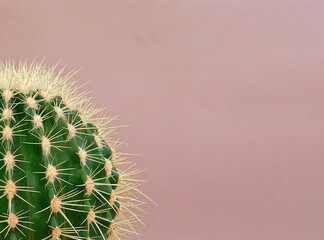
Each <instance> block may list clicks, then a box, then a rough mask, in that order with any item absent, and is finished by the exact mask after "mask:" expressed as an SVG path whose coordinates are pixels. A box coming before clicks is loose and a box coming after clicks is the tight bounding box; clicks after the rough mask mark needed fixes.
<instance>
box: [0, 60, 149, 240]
mask: <svg viewBox="0 0 324 240" xmlns="http://www.w3.org/2000/svg"><path fill="white" fill-rule="evenodd" d="M72 75H73V73H70V74H67V75H63V74H62V71H61V72H59V73H58V74H55V67H51V68H49V67H47V66H46V65H44V64H43V63H40V64H37V63H31V64H27V63H26V62H22V63H20V64H19V65H18V66H15V65H14V64H13V63H7V64H0V116H1V119H0V142H1V143H0V144H1V145H0V239H4V238H8V239H12V240H14V239H17V240H18V239H52V240H58V239H87V240H90V239H116V240H119V239H124V238H127V236H128V234H136V235H138V233H137V232H136V231H135V229H134V227H133V225H134V223H135V222H142V221H141V220H140V217H141V216H140V211H141V209H140V206H141V205H142V204H143V203H144V202H143V201H142V200H140V199H139V198H138V195H139V194H140V195H143V196H145V195H144V194H143V193H142V192H141V191H140V190H139V189H138V186H139V184H138V183H139V182H140V180H138V179H137V178H136V174H137V173H139V172H140V170H137V169H133V165H132V166H127V164H128V162H127V161H125V159H126V155H125V154H122V153H119V152H118V151H115V149H118V146H119V145H120V143H119V142H118V141H115V140H114V138H113V135H112V134H113V131H114V128H113V127H111V126H109V125H107V124H108V123H109V122H110V121H111V120H112V118H109V117H106V116H104V115H100V116H99V117H98V114H99V113H100V112H101V110H100V109H97V108H95V106H94V104H93V103H92V102H91V101H90V99H89V98H88V97H87V93H81V94H79V93H78V89H79V88H78V87H76V86H75V83H74V82H71V81H70V77H71V76H72Z"/></svg>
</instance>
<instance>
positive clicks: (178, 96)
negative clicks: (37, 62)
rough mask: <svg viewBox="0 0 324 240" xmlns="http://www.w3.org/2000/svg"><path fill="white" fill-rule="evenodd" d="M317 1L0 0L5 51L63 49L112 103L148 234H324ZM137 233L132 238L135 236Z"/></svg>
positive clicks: (322, 23) (23, 53)
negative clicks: (147, 199)
mask: <svg viewBox="0 0 324 240" xmlns="http://www.w3.org/2000/svg"><path fill="white" fill-rule="evenodd" d="M323 12H324V2H323V1H319V0H318V1H312V0H307V1H302V0H299V1H296V0H294V1H287V0H286V1H284V0H272V1H266V0H264V1H255V0H246V1H239V0H237V1H234V0H200V1H195V0H191V1H189V0H187V1H180V0H179V1H174V0H164V1H162V0H161V1H152V0H131V1H113V0H102V1H98V0H91V1H79V0H69V1H66V0H59V1H58V0H56V1H44V0H42V1H1V4H0V59H1V60H2V61H5V60H7V59H14V60H19V59H20V58H22V59H25V58H28V59H34V58H36V59H42V58H43V57H46V60H47V62H48V63H50V64H55V63H57V62H58V61H59V60H60V59H62V61H61V64H60V66H61V67H63V66H67V69H68V70H71V69H73V68H79V67H83V69H82V70H81V71H80V72H79V73H78V74H77V75H76V76H75V77H74V80H77V81H79V82H80V84H81V83H83V82H86V81H91V82H90V83H89V84H88V87H87V88H88V89H91V90H93V93H92V95H93V96H95V97H96V99H97V102H98V103H99V105H100V106H108V107H109V109H110V113H111V114H113V115H114V114H119V116H120V117H119V121H118V122H116V124H121V125H124V124H131V125H133V126H132V127H128V128H123V129H121V130H120V136H121V137H122V138H127V139H128V140H127V142H128V143H129V145H128V146H126V147H125V148H124V150H125V151H127V152H132V153H138V154H140V156H139V157H133V158H132V159H133V160H134V161H136V162H138V163H139V166H141V167H143V168H149V170H148V171H147V172H146V173H145V174H144V176H145V178H147V179H148V183H146V184H145V185H144V186H143V188H144V190H145V192H146V193H147V194H148V195H149V196H151V197H152V198H153V199H154V200H155V201H156V202H157V203H158V204H159V206H158V207H155V206H153V205H152V204H149V205H147V206H146V207H145V209H146V211H147V212H148V215H147V217H146V218H145V222H146V227H145V228H140V231H141V232H142V233H144V236H143V238H142V239H143V240H148V239H151V240H152V239H153V240H165V239H186V240H189V239H195V240H196V239H200V240H205V239H206V240H207V239H208V240H209V239H210V240H214V239H217V240H259V239H262V240H274V239H275V240H305V239H311V240H317V239H318V240H319V239H323V238H324V227H323V221H324V187H323V182H324V174H323V173H324V158H323V155H324V111H323V108H324V97H323V94H324V78H323V76H324V44H323V43H324V14H323ZM134 239H135V238H134Z"/></svg>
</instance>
